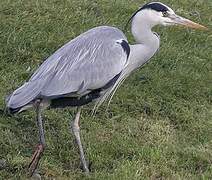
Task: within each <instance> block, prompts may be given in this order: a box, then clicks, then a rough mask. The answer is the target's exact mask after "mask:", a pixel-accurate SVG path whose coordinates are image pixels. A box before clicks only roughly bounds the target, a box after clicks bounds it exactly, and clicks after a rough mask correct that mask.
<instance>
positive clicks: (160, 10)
mask: <svg viewBox="0 0 212 180" xmlns="http://www.w3.org/2000/svg"><path fill="white" fill-rule="evenodd" d="M134 19H137V21H141V23H142V24H144V21H145V23H147V24H148V25H149V26H150V27H153V26H155V25H164V26H170V25H181V26H186V27H190V28H194V29H205V30H206V29H207V28H206V27H204V26H202V25H200V24H198V23H195V22H192V21H190V20H188V19H186V18H183V17H181V16H178V15H177V14H175V12H174V11H173V10H172V9H171V8H170V7H168V6H167V5H165V4H163V3H160V2H151V3H148V4H145V5H144V6H143V7H141V8H140V9H138V10H137V11H136V12H135V13H134V14H133V15H132V17H131V19H130V20H132V21H134ZM137 23H139V24H140V22H137Z"/></svg>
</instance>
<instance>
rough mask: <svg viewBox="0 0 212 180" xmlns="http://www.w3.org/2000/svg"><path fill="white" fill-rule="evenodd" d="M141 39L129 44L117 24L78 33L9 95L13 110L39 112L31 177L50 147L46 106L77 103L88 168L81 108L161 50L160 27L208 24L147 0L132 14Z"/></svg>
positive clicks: (101, 99)
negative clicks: (157, 28) (156, 29)
mask: <svg viewBox="0 0 212 180" xmlns="http://www.w3.org/2000/svg"><path fill="white" fill-rule="evenodd" d="M130 21H131V31H132V34H133V36H134V39H135V41H136V43H135V44H133V45H130V44H129V43H128V40H127V38H126V36H125V35H124V33H123V32H122V31H121V30H119V29H118V28H115V27H110V26H99V27H95V28H93V29H90V30H88V31H87V32H85V33H83V34H81V35H79V36H78V37H76V38H74V39H73V40H71V41H69V42H68V43H67V44H65V45H64V46H62V47H61V48H59V49H58V50H57V51H56V52H55V53H54V54H53V55H51V56H50V57H49V58H47V59H46V60H45V61H44V62H43V64H42V65H41V66H40V67H39V68H38V69H37V70H36V71H35V73H34V74H33V75H32V77H31V78H30V79H29V80H28V81H27V82H26V83H24V84H23V85H22V86H21V87H19V88H18V89H16V90H15V91H14V92H13V93H12V94H11V95H10V96H8V97H7V99H6V106H7V109H8V110H9V111H10V112H11V113H17V112H21V111H23V110H26V109H28V108H31V107H34V108H35V110H36V113H37V123H38V128H39V137H40V139H39V144H38V146H37V149H36V151H35V153H34V154H33V157H32V161H31V163H30V166H29V171H30V174H31V175H32V174H33V173H34V171H35V169H36V168H37V166H38V163H39V159H40V157H41V155H42V153H43V151H44V148H45V146H46V143H45V136H44V128H43V122H42V116H41V111H42V109H44V108H46V107H50V108H61V107H67V106H71V107H74V106H76V107H77V113H76V116H75V118H74V120H73V122H72V123H71V127H72V131H73V133H74V135H75V138H76V142H77V144H78V147H79V153H80V159H81V162H82V165H83V170H84V171H85V172H89V167H88V165H87V162H86V160H85V155H84V150H83V146H82V143H81V140H80V127H79V120H80V112H81V107H82V106H83V105H86V104H88V103H90V102H95V103H96V105H95V106H96V107H98V106H100V105H101V104H102V103H103V102H104V101H105V100H108V99H109V98H111V97H112V96H113V94H114V93H115V91H116V89H117V88H118V87H119V86H120V84H121V83H122V82H123V81H124V80H125V79H126V78H127V77H128V76H129V75H130V74H131V72H133V71H134V70H135V69H137V68H139V67H141V66H143V65H144V64H145V63H146V62H148V61H149V60H150V58H151V57H152V56H153V55H154V54H155V53H156V52H157V50H158V48H159V45H160V38H159V35H158V34H157V33H155V32H153V31H152V28H153V27H154V26H156V25H164V26H169V25H182V26H187V27H191V28H196V29H206V28H205V27H204V26H202V25H200V24H197V23H194V22H192V21H190V20H188V19H185V18H183V17H181V16H178V15H176V14H175V12H174V11H173V10H172V9H171V8H170V7H168V6H167V5H165V4H163V3H160V2H151V3H147V4H145V5H144V6H142V7H141V8H139V9H138V10H137V11H136V12H135V13H134V14H133V15H132V17H131V18H130Z"/></svg>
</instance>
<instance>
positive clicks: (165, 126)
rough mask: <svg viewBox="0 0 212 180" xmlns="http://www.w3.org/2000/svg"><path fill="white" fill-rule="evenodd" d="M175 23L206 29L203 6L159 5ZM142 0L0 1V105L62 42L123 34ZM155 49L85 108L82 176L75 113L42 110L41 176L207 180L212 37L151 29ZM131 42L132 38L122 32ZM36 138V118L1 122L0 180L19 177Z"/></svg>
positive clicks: (192, 2) (207, 9)
mask: <svg viewBox="0 0 212 180" xmlns="http://www.w3.org/2000/svg"><path fill="white" fill-rule="evenodd" d="M163 2H164V3H167V4H169V5H170V6H171V7H172V8H173V9H174V10H176V12H177V13H178V14H180V15H182V16H185V17H187V18H190V19H192V20H194V21H197V22H202V24H205V25H207V26H208V27H210V28H211V27H212V24H211V22H212V21H211V20H212V14H211V10H212V1H211V0H204V1H203V0H186V1H184V0H179V1H174V0H164V1H163ZM143 3H144V1H142V0H125V1H122V0H111V1H107V0H101V1H96V0H89V1H88V0H81V1H78V0H71V1H59V0H52V1H50V0H43V1H41V0H40V1H39V0H37V1H33V0H17V1H12V0H1V1H0V26H1V28H0V107H2V108H3V107H4V97H5V96H6V95H7V94H9V92H11V91H12V90H14V89H15V88H17V87H18V86H19V85H21V84H23V82H24V81H26V80H27V79H28V78H29V77H30V75H31V74H32V73H33V72H34V71H35V69H36V68H37V67H38V66H39V64H40V63H41V62H42V61H43V60H44V59H46V58H47V57H48V56H49V55H51V54H52V53H53V52H54V51H55V50H56V49H58V48H59V47H60V46H62V45H63V44H64V43H65V42H68V41H69V40H70V39H72V38H74V37H76V36H77V35H79V34H80V33H82V32H84V31H86V30H88V29H90V28H92V27H94V26H98V25H113V26H116V27H119V28H122V27H124V24H125V22H126V19H128V18H129V17H130V15H131V14H132V13H133V12H134V11H135V10H136V9H137V8H138V7H139V6H140V5H142V4H143ZM155 30H156V31H157V32H158V33H159V34H160V35H161V48H160V51H159V53H157V55H156V56H154V57H153V58H152V60H151V62H150V63H148V64H147V65H146V66H145V67H144V68H142V69H140V70H138V71H137V72H135V73H134V74H133V75H131V76H130V77H129V78H128V79H127V80H126V82H125V83H124V84H123V85H122V87H121V88H120V89H119V90H118V92H117V93H116V95H115V97H114V98H113V101H112V103H111V105H110V107H109V109H108V111H105V109H106V105H105V106H102V107H101V108H100V110H99V111H98V113H97V115H96V116H95V117H92V116H91V113H90V111H91V109H92V106H91V105H90V106H87V107H85V108H84V111H83V113H82V120H81V133H82V139H83V144H84V147H85V148H86V155H87V157H88V159H89V161H90V162H91V163H92V166H91V168H92V172H91V174H90V176H85V175H84V174H83V172H82V171H81V170H80V162H79V155H78V152H77V149H76V147H75V146H74V143H73V142H74V139H73V136H72V135H70V132H69V120H70V119H71V118H73V115H74V109H71V110H70V109H68V108H67V109H64V110H60V109H57V110H48V111H45V115H44V119H45V130H46V141H47V149H46V151H45V154H44V156H43V158H42V160H41V164H40V171H41V175H42V177H44V178H45V179H110V180H111V179H112V180H113V179H114V180H117V179H122V180H124V179H126V180H129V179H130V180H133V179H204V180H205V179H212V138H211V137H212V136H211V135H212V121H211V120H212V87H211V80H212V73H211V70H212V61H211V59H212V53H211V48H212V35H211V31H209V32H200V31H193V30H187V29H182V28H176V27H174V28H164V27H157V28H156V29H155ZM127 36H128V37H129V40H130V42H132V43H133V38H132V36H131V35H130V33H128V34H127ZM37 141H38V134H37V127H36V121H35V114H34V112H32V111H29V112H25V113H23V114H20V115H16V116H14V117H8V116H6V115H0V179H27V175H26V172H27V165H28V163H29V162H30V157H31V155H32V153H33V149H34V147H35V144H36V142H37Z"/></svg>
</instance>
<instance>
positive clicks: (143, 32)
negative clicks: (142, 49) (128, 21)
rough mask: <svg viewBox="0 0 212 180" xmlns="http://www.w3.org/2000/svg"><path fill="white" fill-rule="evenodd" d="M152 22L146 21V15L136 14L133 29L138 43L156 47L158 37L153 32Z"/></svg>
mask: <svg viewBox="0 0 212 180" xmlns="http://www.w3.org/2000/svg"><path fill="white" fill-rule="evenodd" d="M152 26H153V25H152V24H150V23H149V22H148V21H146V19H145V16H143V17H142V16H135V17H134V18H133V21H132V26H131V31H132V34H133V36H134V38H135V40H136V43H138V44H143V45H146V46H150V47H152V48H154V47H155V48H156V47H157V46H158V43H159V39H158V37H157V36H156V35H155V34H154V33H153V32H152V30H151V29H152Z"/></svg>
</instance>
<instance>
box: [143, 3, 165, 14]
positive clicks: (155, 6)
mask: <svg viewBox="0 0 212 180" xmlns="http://www.w3.org/2000/svg"><path fill="white" fill-rule="evenodd" d="M142 9H153V10H155V11H158V12H165V11H168V10H169V9H168V8H167V7H166V6H164V5H162V4H160V3H149V4H145V5H144V6H143V7H142V8H140V10H142Z"/></svg>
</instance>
